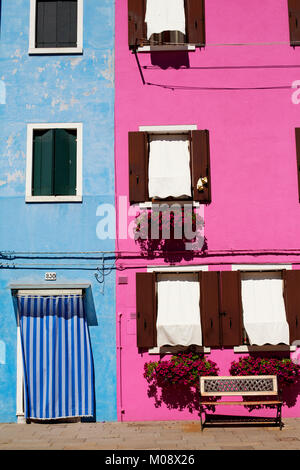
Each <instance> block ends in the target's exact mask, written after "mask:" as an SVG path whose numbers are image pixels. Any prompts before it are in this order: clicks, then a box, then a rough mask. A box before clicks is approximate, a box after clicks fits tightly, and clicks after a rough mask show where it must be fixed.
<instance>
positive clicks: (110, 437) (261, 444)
mask: <svg viewBox="0 0 300 470" xmlns="http://www.w3.org/2000/svg"><path fill="white" fill-rule="evenodd" d="M284 424H285V426H284V428H283V430H282V431H280V430H279V429H278V428H272V427H257V426H254V427H253V426H251V427H244V426H238V427H226V428H222V427H218V428H205V429H204V432H203V433H201V431H200V425H199V422H197V421H164V422H157V421H156V422H154V421H146V422H128V423H109V422H105V423H68V424H66V423H64V424H63V423H61V424H36V423H31V424H0V450H5V449H10V450H23V449H26V450H27V449H31V450H40V449H43V450H47V449H49V450H52V449H53V450H63V449H65V450H76V449H78V450H93V449H102V450H222V449H228V450H231V449H235V450H238V449H251V450H253V449H254V450H256V449H264V450H269V449H270V450H276V449H282V450H287V449H293V450H299V449H300V418H297V419H295V418H289V419H284Z"/></svg>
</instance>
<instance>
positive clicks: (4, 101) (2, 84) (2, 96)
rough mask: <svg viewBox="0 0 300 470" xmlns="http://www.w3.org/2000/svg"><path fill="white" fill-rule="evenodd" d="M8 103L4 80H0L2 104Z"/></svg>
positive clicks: (0, 100) (0, 99)
mask: <svg viewBox="0 0 300 470" xmlns="http://www.w3.org/2000/svg"><path fill="white" fill-rule="evenodd" d="M5 103H6V87H5V83H4V81H3V80H0V104H5Z"/></svg>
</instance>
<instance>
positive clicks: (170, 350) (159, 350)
mask: <svg viewBox="0 0 300 470" xmlns="http://www.w3.org/2000/svg"><path fill="white" fill-rule="evenodd" d="M188 348H189V347H188V346H163V347H156V348H151V349H149V350H148V354H176V353H179V352H184V351H185V350H186V349H188ZM194 351H195V352H196V353H204V354H207V353H210V348H206V347H204V346H195V349H194Z"/></svg>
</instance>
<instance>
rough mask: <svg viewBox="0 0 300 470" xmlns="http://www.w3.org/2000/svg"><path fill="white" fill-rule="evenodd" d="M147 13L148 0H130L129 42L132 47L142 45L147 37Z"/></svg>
mask: <svg viewBox="0 0 300 470" xmlns="http://www.w3.org/2000/svg"><path fill="white" fill-rule="evenodd" d="M145 14H146V0H128V42H129V48H130V49H134V48H136V47H138V46H142V45H143V43H144V42H145V40H146V39H147V24H146V23H145Z"/></svg>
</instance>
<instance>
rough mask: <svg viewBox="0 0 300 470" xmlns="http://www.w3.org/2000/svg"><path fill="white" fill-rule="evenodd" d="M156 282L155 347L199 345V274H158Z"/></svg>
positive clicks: (200, 334) (200, 335) (200, 342)
mask: <svg viewBox="0 0 300 470" xmlns="http://www.w3.org/2000/svg"><path fill="white" fill-rule="evenodd" d="M156 282H157V321H156V328H157V346H158V347H161V346H166V345H167V346H177V345H181V346H188V345H192V344H195V345H198V346H202V333H201V322H200V283H199V279H198V274H197V273H182V274H173V273H171V274H158V275H157V279H156ZM183 312H184V313H183Z"/></svg>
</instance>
